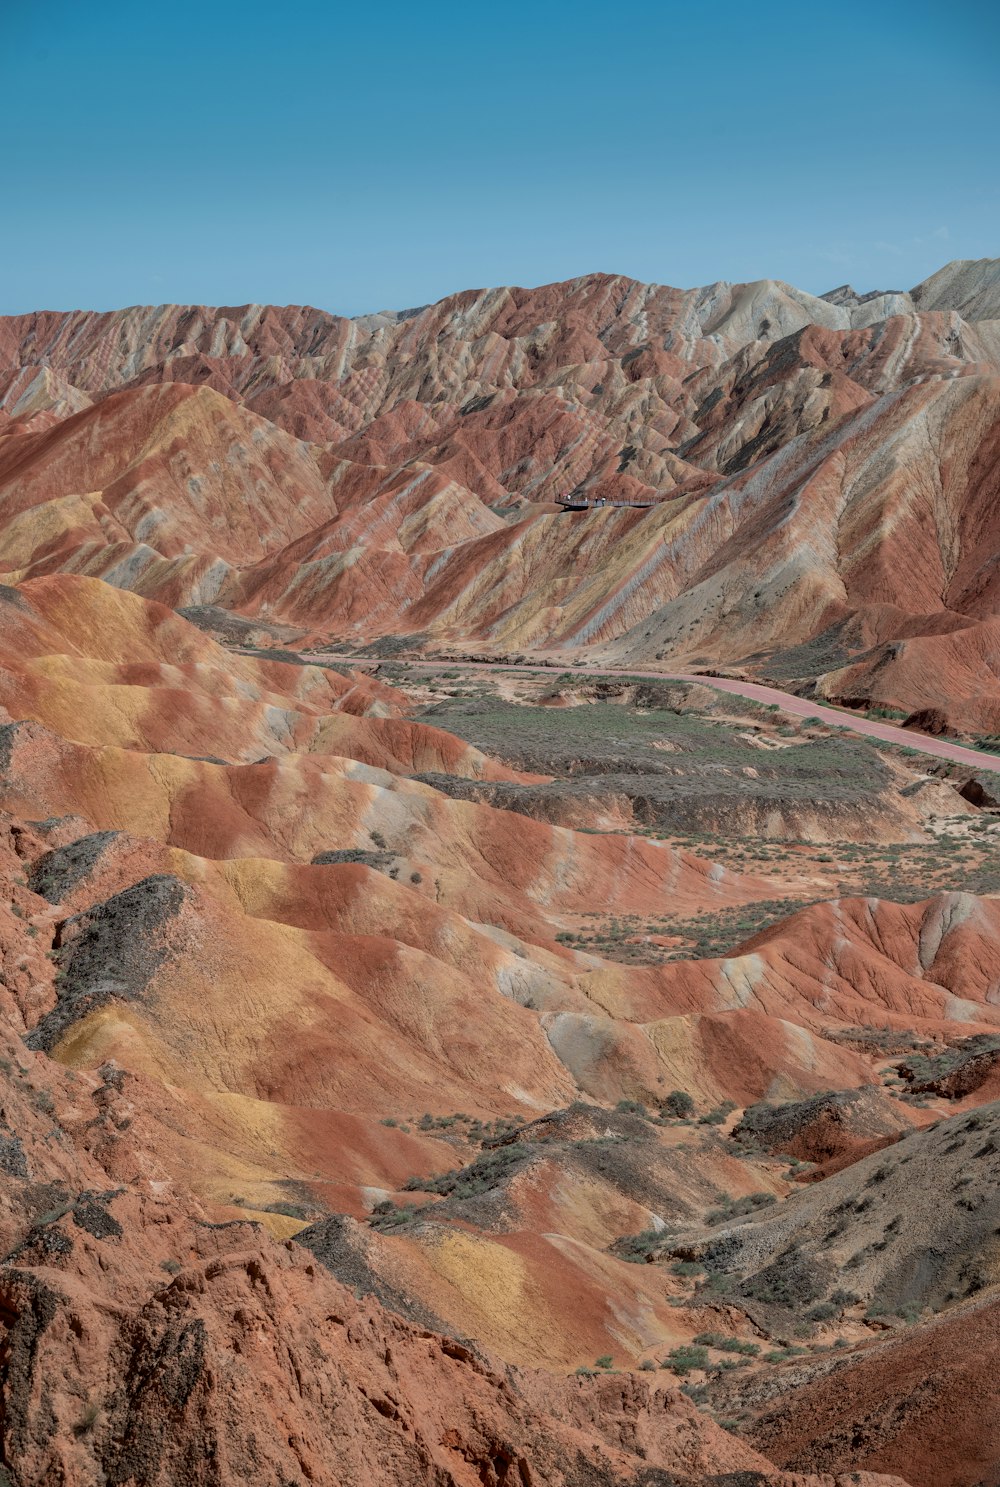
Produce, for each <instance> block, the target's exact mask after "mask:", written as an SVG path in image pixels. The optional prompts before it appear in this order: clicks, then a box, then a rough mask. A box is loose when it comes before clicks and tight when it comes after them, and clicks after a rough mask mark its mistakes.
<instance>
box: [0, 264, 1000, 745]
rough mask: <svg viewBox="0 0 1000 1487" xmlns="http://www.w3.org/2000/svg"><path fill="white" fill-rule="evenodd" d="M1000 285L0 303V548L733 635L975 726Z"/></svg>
mask: <svg viewBox="0 0 1000 1487" xmlns="http://www.w3.org/2000/svg"><path fill="white" fill-rule="evenodd" d="M998 283H1000V278H998V273H997V266H996V263H993V262H987V261H983V262H982V263H976V264H953V265H949V266H948V267H947V268H946V269H944V270H942V271H941V273H939V274H938V275H935V276H934V277H933V278H932V279H930V280H928V281H927V282H926V283H925V284H923V285H918V286H917V287H916V288H915V289H914V290H913V291H911V292H910V293H908V294H904V293H897V292H892V293H886V294H881V295H866V296H864V297H858V296H857V295H855V294H854V292H853V291H852V290H850V289H849V288H846V287H845V288H843V289H840V290H836V291H833V292H831V294H830V295H827V296H825V297H823V298H816V297H814V296H811V295H807V294H803V293H801V292H800V291H798V290H795V289H793V288H792V287H790V286H788V285H784V284H780V283H776V282H773V281H761V282H760V283H757V284H750V285H728V284H718V285H712V286H709V287H708V288H705V289H700V290H691V291H680V290H674V289H667V288H662V287H659V286H652V285H642V284H637V283H635V282H634V281H631V280H627V279H622V278H615V277H611V276H606V275H592V276H588V277H585V278H582V279H578V280H574V281H571V282H569V283H566V284H555V285H548V286H545V287H543V288H541V289H534V290H523V289H496V290H486V291H469V292H467V293H464V294H459V295H454V296H452V297H450V298H448V299H446V300H443V301H441V302H440V303H439V304H437V305H432V306H427V307H425V308H423V309H421V310H418V311H413V312H406V313H405V314H402V315H396V314H379V315H371V316H365V317H362V318H360V319H358V320H354V321H348V320H343V319H339V318H337V317H335V316H331V315H327V314H324V313H322V312H319V311H316V310H311V309H308V308H304V307H286V308H276V307H273V306H270V307H261V306H242V307H239V308H229V309H205V308H202V307H159V308H156V309H151V308H136V309H132V310H126V311H121V312H114V313H108V314H103V315H90V314H84V313H72V314H65V315H64V314H57V313H54V312H51V313H44V314H36V315H26V316H17V317H10V318H9V319H7V320H5V321H2V322H0V389H2V392H0V416H2V417H3V418H4V419H5V424H4V426H3V427H5V428H6V434H5V435H3V434H0V565H2V567H3V569H5V570H6V572H7V573H8V574H9V575H10V576H11V578H12V579H14V580H15V581H16V580H17V579H19V578H23V577H29V576H36V575H39V574H44V573H52V572H56V571H60V570H62V571H71V572H78V573H86V574H91V575H94V576H97V577H102V578H105V579H107V580H108V581H110V582H112V583H115V584H117V585H119V586H122V587H127V588H133V589H135V590H137V591H138V592H140V593H143V594H146V595H148V596H151V597H156V598H158V599H161V600H163V601H165V602H167V603H169V604H174V605H196V604H219V605H222V606H224V607H228V608H233V609H237V610H240V611H243V612H245V613H248V614H251V615H255V616H261V617H263V618H265V619H268V620H277V621H281V622H285V623H288V624H291V625H294V626H297V627H299V630H300V632H308V633H312V634H317V635H323V636H335V637H339V638H344V639H348V640H350V641H352V642H364V641H369V640H371V639H372V638H374V637H377V636H379V635H383V634H413V633H417V632H419V633H420V634H423V635H426V636H427V637H429V638H430V639H432V640H433V642H434V643H435V644H438V645H440V644H442V643H451V642H461V643H463V644H464V643H468V642H477V643H481V642H483V641H488V643H489V644H490V646H491V647H493V648H496V649H504V648H506V649H517V648H524V647H529V648H536V649H537V648H543V649H545V648H548V649H551V648H560V649H564V650H565V649H570V650H572V649H575V648H578V647H583V646H587V647H592V648H596V649H597V650H598V651H599V653H600V654H601V655H602V656H605V657H609V658H615V659H619V660H625V661H627V662H628V663H630V664H631V663H634V662H636V661H639V660H649V659H652V658H653V657H655V656H662V657H663V658H665V659H669V660H670V661H671V662H672V663H674V664H677V665H689V664H694V663H699V662H700V663H702V664H704V663H707V662H725V663H727V664H736V663H739V664H744V665H749V666H751V667H752V668H754V669H756V670H757V671H759V672H760V673H762V674H768V673H769V672H771V673H775V674H778V675H779V676H780V677H781V678H782V679H789V678H791V679H797V680H798V681H799V682H800V683H801V684H802V685H809V686H815V687H817V689H818V690H819V692H821V693H822V694H825V695H826V696H830V697H833V698H840V699H844V700H847V701H850V702H852V703H859V702H874V703H876V704H881V705H888V706H892V707H897V708H901V709H903V710H905V711H907V712H920V713H923V714H924V715H926V716H931V715H932V714H933V715H934V716H936V717H937V719H938V723H937V726H939V727H940V726H944V725H949V726H953V727H959V728H966V729H969V730H972V731H979V732H989V731H993V730H994V729H995V728H998V727H1000V690H998V687H997V680H996V678H997V670H998V667H997V658H996V654H995V652H996V644H995V637H994V635H993V628H992V625H993V613H994V608H995V596H994V593H993V590H994V587H995V582H996V578H995V562H994V557H995V551H994V550H995V546H996V542H995V534H994V533H993V528H992V526H991V522H992V516H991V511H992V507H991V504H990V503H991V491H992V483H991V482H992V473H991V472H992V471H993V469H994V467H995V464H996V455H997V450H996V445H997V441H998V439H1000V434H998V427H1000V381H998V378H1000V332H998V331H997V326H998V325H1000V304H998V302H997V301H998V290H997V284H998ZM167 383H169V384H173V385H172V386H169V387H168V386H163V385H160V386H157V385H156V384H167ZM194 389H197V390H196V391H195V390H194ZM567 491H573V492H575V493H576V494H577V495H578V496H580V497H586V498H589V499H591V500H593V499H596V498H599V497H604V498H606V499H609V500H613V501H637V502H642V503H650V502H652V503H653V506H652V509H645V508H643V509H632V510H629V509H627V508H626V509H621V508H618V509H615V508H610V507H605V508H604V509H601V510H592V511H590V512H587V513H584V514H582V515H562V514H558V513H557V512H556V511H555V509H554V507H553V502H554V500H555V498H557V497H558V496H560V495H561V494H563V493H565V492H567Z"/></svg>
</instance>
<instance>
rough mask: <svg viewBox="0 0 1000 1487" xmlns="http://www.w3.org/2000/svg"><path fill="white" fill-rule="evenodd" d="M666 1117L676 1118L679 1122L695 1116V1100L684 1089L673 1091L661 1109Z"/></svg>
mask: <svg viewBox="0 0 1000 1487" xmlns="http://www.w3.org/2000/svg"><path fill="white" fill-rule="evenodd" d="M660 1108H661V1111H662V1113H663V1114H664V1115H672V1116H675V1117H676V1118H677V1119H678V1120H686V1119H687V1118H688V1117H689V1116H691V1115H693V1114H694V1100H693V1099H692V1098H691V1096H690V1095H689V1094H688V1092H687V1090H684V1089H672V1090H671V1091H670V1093H669V1095H667V1098H666V1099H665V1100H664V1102H663V1104H662V1106H661V1107H660Z"/></svg>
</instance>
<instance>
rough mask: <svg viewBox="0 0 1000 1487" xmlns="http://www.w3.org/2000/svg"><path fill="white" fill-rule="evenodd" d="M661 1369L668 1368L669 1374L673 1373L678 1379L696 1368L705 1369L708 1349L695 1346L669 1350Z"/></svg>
mask: <svg viewBox="0 0 1000 1487" xmlns="http://www.w3.org/2000/svg"><path fill="white" fill-rule="evenodd" d="M661 1367H662V1368H669V1369H670V1371H671V1373H675V1374H677V1375H678V1376H680V1377H683V1375H684V1374H688V1373H691V1372H693V1370H694V1369H696V1368H707V1367H708V1349H707V1348H704V1347H699V1346H697V1345H696V1344H695V1345H691V1344H689V1345H686V1346H682V1347H679V1348H671V1350H670V1352H669V1353H668V1354H667V1356H666V1358H665V1359H664V1361H663V1363H662V1364H661Z"/></svg>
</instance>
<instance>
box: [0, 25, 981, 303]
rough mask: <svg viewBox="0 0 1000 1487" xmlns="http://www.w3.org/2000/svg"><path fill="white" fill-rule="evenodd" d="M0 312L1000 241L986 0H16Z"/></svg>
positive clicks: (780, 270)
mask: <svg viewBox="0 0 1000 1487" xmlns="http://www.w3.org/2000/svg"><path fill="white" fill-rule="evenodd" d="M0 97H2V99H3V105H4V115H5V122H4V146H5V147H4V151H3V166H2V186H0V313H11V312H15V311H20V310H27V309H41V308H49V309H70V308H80V307H83V308H95V309H107V308H113V307H117V306H120V305H125V304H135V303H162V302H165V301H180V302H192V301H193V302H198V303H208V304H240V303H243V302H244V301H247V300H264V301H272V302H275V303H280V304H288V303H307V304H315V305H319V306H322V307H323V308H326V309H330V310H337V311H340V312H342V313H345V314H359V313H362V312H364V311H367V310H376V309H384V308H404V307H410V306H414V305H419V304H423V303H425V302H427V301H429V300H433V299H437V298H440V297H441V296H442V295H444V294H447V293H450V292H451V291H453V290H456V289H460V288H468V287H473V286H476V287H478V286H481V285H484V284H498V283H519V284H539V283H545V282H547V281H549V280H553V279H564V278H569V277H572V276H574V275H576V274H581V273H586V272H589V271H591V270H602V271H607V272H619V273H626V274H631V275H633V276H635V277H636V278H640V279H648V280H655V281H658V282H660V283H668V284H680V285H691V284H703V283H709V282H711V281H712V280H715V279H732V280H740V279H755V278H762V277H774V278H782V279H786V280H789V281H791V282H792V283H795V284H798V285H800V286H801V287H803V288H805V289H809V290H812V291H814V292H822V291H823V290H825V289H829V288H832V287H833V286H835V285H837V284H841V283H844V282H845V281H850V282H852V283H853V284H854V285H855V287H856V288H857V289H859V290H867V289H872V288H876V287H878V288H883V287H888V288H909V287H910V286H911V285H912V284H914V283H916V282H917V281H918V280H919V279H921V278H923V277H925V276H926V275H927V274H928V273H929V272H931V271H932V270H933V269H935V268H937V267H938V266H940V264H942V263H944V262H946V261H947V260H948V259H951V258H979V257H986V256H997V255H1000V4H998V3H997V0H905V3H902V0H843V3H840V4H829V5H817V4H811V3H810V0H771V3H768V0H761V3H756V4H755V3H753V0H746V3H743V4H733V3H730V0H719V3H716V4H709V5H698V4H694V3H692V4H685V5H680V4H675V3H672V0H664V3H660V4H655V3H647V0H631V3H627V4H620V3H619V4H615V3H613V0H605V3H603V4H594V3H590V0H580V3H577V4H575V5H571V4H566V3H552V0H534V3H525V0H513V3H510V4H507V5H496V4H493V5H490V4H476V3H475V0H461V3H456V0H425V3H424V4H412V5H401V4H397V3H395V0H367V3H366V0H351V3H349V4H347V3H344V4H338V3H327V4H324V3H320V0H284V3H282V0H267V3H260V0H240V3H234V0H168V3H167V4H164V5H150V4H144V3H142V0H49V3H47V4H44V5H42V4H33V3H30V0H27V3H25V0H0Z"/></svg>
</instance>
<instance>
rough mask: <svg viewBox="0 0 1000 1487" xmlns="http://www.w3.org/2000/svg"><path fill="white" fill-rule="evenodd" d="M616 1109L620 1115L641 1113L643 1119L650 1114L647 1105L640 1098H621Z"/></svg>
mask: <svg viewBox="0 0 1000 1487" xmlns="http://www.w3.org/2000/svg"><path fill="white" fill-rule="evenodd" d="M615 1110H616V1111H617V1112H618V1114H619V1115H641V1116H642V1118H643V1120H645V1118H646V1115H647V1114H648V1112H647V1110H646V1107H645V1105H643V1104H642V1103H641V1102H640V1101H639V1100H619V1101H618V1104H617V1105H616V1106H615Z"/></svg>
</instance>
